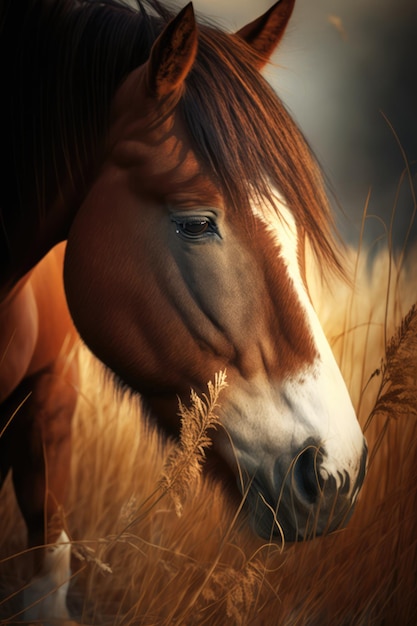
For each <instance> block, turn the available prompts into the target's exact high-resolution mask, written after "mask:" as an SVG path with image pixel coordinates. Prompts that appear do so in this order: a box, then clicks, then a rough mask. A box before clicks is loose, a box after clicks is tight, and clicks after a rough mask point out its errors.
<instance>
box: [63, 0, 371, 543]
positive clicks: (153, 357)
mask: <svg viewBox="0 0 417 626" xmlns="http://www.w3.org/2000/svg"><path fill="white" fill-rule="evenodd" d="M292 8H293V2H292V1H290V0H281V2H279V3H277V4H276V5H275V6H274V7H272V9H271V10H270V11H268V13H266V14H265V15H264V16H262V17H261V18H259V19H258V20H255V21H254V22H253V23H252V24H249V25H248V26H246V27H245V28H243V29H241V31H239V33H237V34H235V35H225V34H224V35H222V36H221V37H220V36H219V37H220V38H217V39H216V40H215V44H213V45H211V43H210V41H211V40H212V39H213V32H212V30H211V29H210V28H208V27H200V28H198V27H197V26H196V22H195V18H194V14H193V10H192V6H191V5H188V6H187V7H185V9H183V10H182V11H181V12H180V13H179V15H178V16H177V17H175V18H174V19H172V20H171V21H170V22H169V23H168V24H167V25H166V26H164V27H163V28H162V27H161V28H160V32H159V35H158V37H157V38H156V40H155V42H154V44H153V47H152V49H151V52H150V55H149V59H148V60H147V61H146V62H145V63H144V64H143V65H141V66H140V67H138V68H136V69H135V70H134V71H133V72H131V73H130V74H129V75H128V76H127V77H126V79H125V80H124V82H123V83H122V84H121V86H120V87H119V89H118V91H117V93H116V94H115V97H114V100H113V106H112V112H111V119H110V125H109V131H108V138H107V147H106V154H105V157H104V159H103V163H102V165H101V169H100V171H99V173H98V176H97V178H96V179H95V182H94V183H93V185H92V186H91V188H90V190H89V193H88V194H87V196H86V198H85V200H84V202H83V204H82V205H81V207H80V208H79V210H78V212H77V214H76V217H75V219H74V221H73V223H72V227H71V230H70V233H69V238H68V246H67V253H66V262H65V286H66V293H67V299H68V303H69V307H70V310H71V313H72V315H73V318H74V321H75V323H76V326H77V327H78V329H79V331H80V333H81V336H82V337H83V338H84V340H85V341H86V343H87V345H88V346H89V347H90V348H91V349H92V350H93V352H94V353H95V354H96V355H97V356H98V357H99V358H100V359H101V360H102V361H103V362H104V363H105V364H106V365H107V366H108V367H110V368H111V369H112V370H113V371H114V372H115V373H116V374H117V376H118V377H119V378H120V379H122V380H123V381H124V382H125V383H127V384H128V385H129V386H130V387H131V388H133V389H135V390H137V391H139V392H140V393H141V394H142V396H143V397H144V399H145V400H146V401H147V403H148V404H149V406H150V407H151V409H152V410H153V411H154V412H155V414H156V415H157V416H158V419H159V421H160V422H161V423H162V424H164V426H165V427H166V428H167V429H168V430H169V431H171V432H178V430H179V417H178V415H177V399H178V397H180V398H181V399H183V400H184V401H186V399H187V398H188V396H189V390H190V388H194V389H195V390H197V391H200V392H201V391H204V389H205V388H206V385H207V382H208V381H209V380H210V379H212V378H213V377H214V374H215V373H216V372H218V371H219V370H223V369H226V370H227V378H228V383H229V384H228V387H227V388H226V389H225V390H224V392H223V394H222V396H221V408H220V410H219V411H220V413H219V417H220V421H221V425H222V428H221V429H219V430H218V431H217V432H216V433H215V434H214V436H213V437H214V447H215V449H216V451H217V453H218V454H219V455H220V456H221V457H222V458H223V460H225V461H226V463H227V464H228V465H229V466H230V468H231V469H232V470H233V471H235V472H236V474H237V476H241V479H242V484H241V488H242V490H243V491H244V492H245V494H246V497H247V503H248V509H249V511H250V514H251V518H252V523H253V526H254V528H255V530H256V531H257V532H258V533H259V534H260V535H261V536H264V537H268V538H269V537H270V536H271V535H282V536H284V537H285V539H288V540H296V539H303V538H308V537H310V536H314V535H319V534H322V533H324V532H328V531H330V530H332V529H334V528H337V527H339V526H341V525H343V524H344V523H345V522H346V520H347V519H348V517H349V515H350V512H351V510H352V506H353V504H354V502H355V499H356V497H357V494H358V492H359V489H360V486H361V484H362V481H363V478H364V473H365V464H366V445H365V442H364V438H363V436H362V433H361V429H360V427H359V425H358V422H357V419H356V415H355V412H354V409H353V407H352V404H351V401H350V398H349V394H348V391H347V389H346V386H345V383H344V381H343V378H342V376H341V373H340V371H339V368H338V366H337V364H336V362H335V359H334V357H333V354H332V351H331V349H330V347H329V344H328V343H327V341H326V338H325V336H324V333H323V331H322V329H321V327H320V324H319V321H318V318H317V316H316V313H315V312H314V309H313V306H312V304H311V301H310V298H309V296H308V290H307V286H306V281H305V278H304V261H303V259H304V255H303V250H304V238H305V236H307V237H310V236H311V237H313V239H314V237H315V236H316V235H315V229H317V231H318V230H319V229H320V228H321V226H320V223H321V221H323V217H322V216H321V217H320V216H318V215H317V216H316V217H313V218H311V216H310V218H308V217H306V214H305V213H303V211H302V210H301V209H299V205H300V202H301V203H302V202H304V204H306V206H307V205H309V203H310V205H311V203H314V201H315V200H314V198H315V197H316V196H317V194H318V193H319V192H317V194H316V193H313V192H314V186H313V187H312V192H311V194H310V197H309V198H307V200H306V199H305V196H306V195H308V194H307V193H304V194H302V192H301V191H300V188H299V187H298V186H297V184H296V181H297V179H296V178H294V176H295V174H294V172H296V171H299V180H300V181H301V182H300V184H303V185H304V186H305V189H307V188H308V184H311V185H312V184H313V183H311V181H314V180H315V179H316V178H315V177H316V174H315V173H314V172H313V166H312V165H311V163H310V161H309V160H308V159H307V157H306V154H307V152H303V155H302V156H301V157H300V160H299V161H297V159H298V156H297V155H296V154H295V153H296V152H297V150H298V148H297V147H298V146H300V145H302V146H303V150H306V149H305V145H304V144H302V140H301V139H300V138H299V135H298V134H297V132H296V130H294V127H293V126H294V125H293V126H291V127H290V126H289V124H290V122H289V121H288V120H289V116H287V115H286V113H285V112H284V109H283V107H282V105H281V104H280V103H279V101H278V100H274V98H275V96H274V95H271V94H270V92H269V91H268V92H266V91H265V89H266V87H265V82H264V80H263V79H262V77H261V75H260V73H259V70H260V69H261V68H262V66H263V64H264V63H265V62H266V60H267V58H268V57H269V56H270V54H271V53H272V52H273V50H274V49H275V47H276V45H277V43H278V42H279V40H280V39H281V37H282V34H283V32H284V29H285V27H286V24H287V22H288V19H289V17H290V14H291V11H292ZM229 45H230V49H231V50H232V52H230V54H229V52H228V46H229ZM207 51H208V52H207ZM200 54H201V55H202V56H201V58H199V55H200ZM210 55H211V56H210ZM210 58H213V59H214V61H213V63H214V65H212V68H214V67H222V68H223V74H222V80H220V75H219V78H218V81H219V82H218V88H216V89H214V90H213V93H212V99H213V107H215V106H217V105H216V103H214V101H215V100H216V98H217V97H218V92H221V91H223V92H224V94H225V95H224V97H223V100H222V102H223V104H222V105H221V106H220V105H219V108H218V109H213V110H217V111H220V114H219V115H218V116H217V118H216V119H215V121H214V122H213V124H215V125H216V127H215V128H213V127H212V125H210V126H209V125H208V124H207V123H206V124H205V123H204V119H206V118H204V114H205V113H204V110H203V109H204V105H206V106H207V108H209V107H210V106H211V104H212V103H211V102H210V101H209V100H210V98H207V99H206V101H205V102H202V103H200V102H198V98H199V97H200V98H203V95H202V94H203V93H204V88H205V85H204V82H205V81H204V80H202V78H201V76H203V77H204V74H201V72H202V71H203V70H201V72H200V74H199V73H198V72H199V70H198V68H197V66H198V67H200V68H201V67H204V66H205V65H208V64H209V63H210ZM242 58H243V59H245V63H246V65H247V72H248V75H249V76H250V80H251V81H252V82H251V83H250V85H249V79H248V78H247V77H246V75H245V74H242V70H241V69H239V68H237V66H236V64H237V63H238V62H239V59H242ZM249 61H250V63H249ZM198 64H199V65H198ZM216 64H217V65H216ZM209 69H210V68H209ZM210 71H211V72H212V73H213V72H214V71H215V70H214V69H211V70H210ZM219 71H220V70H219ZM228 72H229V74H230V76H231V78H230V84H229V83H228V82H227V80H228V78H227V77H228V76H229V74H228ZM207 76H208V77H209V74H207ZM214 79H215V80H216V77H214ZM207 80H209V78H207ZM198 81H200V82H198ZM245 81H247V83H248V85H249V86H247V85H246V84H244V83H245ZM256 81H258V82H256ZM193 85H194V87H193ZM196 85H197V86H196ZM233 85H240V87H238V88H241V89H243V90H244V93H245V94H248V95H247V98H248V100H247V101H246V100H244V99H241V100H240V99H239V98H238V96H237V95H236V94H235V93H234V92H233ZM242 85H243V86H242ZM258 86H259V90H264V91H265V93H268V94H269V95H268V98H270V99H271V102H273V106H274V107H276V110H277V111H278V112H279V115H280V116H281V117H280V119H281V122H282V123H278V122H277V121H276V119H277V118H274V120H275V121H274V124H276V129H275V127H274V128H273V129H272V131H273V133H271V132H270V129H268V128H266V126H267V124H265V123H264V121H263V120H264V118H265V115H266V113H264V114H263V115H264V117H262V116H261V114H260V116H259V118H258V117H257V116H256V115H255V113H252V112H251V110H250V108H249V102H250V103H251V106H252V105H253V103H255V104H256V106H257V107H258V108H259V111H261V110H264V111H265V110H266V109H265V107H266V105H265V101H264V100H263V99H262V97H261V93H260V92H259V91H258ZM206 87H207V86H206ZM242 93H243V92H242ZM245 97H246V96H245ZM227 98H229V101H228V100H227ZM242 98H243V96H242ZM271 106H272V105H271ZM221 107H223V108H221ZM262 107H263V108H262ZM197 109H198V111H197ZM245 111H246V113H245ZM254 111H256V109H254ZM245 114H246V115H247V117H246V118H245V120H246V122H245V123H243V122H242V119H243V118H242V117H241V116H243V115H245ZM213 119H214V118H213ZM196 120H197V121H196ZM202 120H203V121H202ZM197 122H198V123H197ZM271 124H272V122H271ZM233 125H234V126H233ZM289 128H291V129H292V130H291V131H289ZM219 129H222V133H220V132H219ZM258 130H259V135H260V137H259V138H258V137H257V133H258ZM268 133H269V134H268ZM288 133H290V134H288ZM261 135H262V136H261ZM278 135H279V137H278ZM275 137H278V139H275ZM266 139H268V141H269V143H270V144H271V142H274V141H275V140H276V141H277V142H278V141H279V142H280V143H279V145H278V144H277V146H278V148H277V149H280V146H281V145H282V146H284V147H283V148H282V149H283V150H287V152H288V154H291V155H292V156H291V158H292V159H293V160H294V163H295V164H294V163H290V164H289V163H288V162H287V161H288V159H285V160H284V159H282V160H280V157H279V156H278V157H276V156H275V155H274V154H272V152H274V151H272V150H269V147H270V146H269V145H268V143H267V141H266ZM300 142H301V143H300ZM288 144H291V148H288ZM262 146H263V148H264V150H265V165H264V163H263V162H260V161H261V160H260V159H259V158H258V155H257V151H258V152H259V151H260V150H261V148H262ZM222 150H223V151H224V153H225V154H226V153H227V151H228V150H229V151H230V150H235V151H236V154H237V155H240V156H239V158H240V159H241V161H242V162H244V159H245V158H246V157H247V159H248V170H247V172H248V173H247V174H245V171H243V169H241V170H239V169H238V168H237V165H236V163H233V162H232V161H233V159H232V158H230V159H229V161H228V162H227V164H226V162H225V161H224V162H223V163H222V162H220V165H219V163H217V162H216V159H217V158H220V157H218V153H220V152H221V151H222ZM275 151H276V150H275ZM293 153H294V154H293ZM227 154H229V153H227ZM230 154H232V153H231V152H230ZM250 159H251V160H250ZM268 159H270V160H271V163H272V160H273V159H275V160H276V161H277V163H278V165H276V167H275V165H274V166H273V165H271V166H270V167H269V165H268ZM277 159H278V160H277ZM278 161H279V162H278ZM274 163H275V161H274ZM222 165H223V167H222ZM226 165H228V166H229V168H228V169H227V171H226ZM256 167H258V168H259V170H256V171H260V172H261V171H262V170H263V169H264V170H265V169H266V170H267V171H264V172H263V173H262V176H263V178H264V180H265V181H268V182H269V184H270V193H269V194H268V193H267V196H268V197H263V198H260V197H259V193H258V194H257V193H252V191H253V189H254V187H256V185H257V184H258V180H257V175H255V174H254V173H253V172H254V171H255V169H256ZM273 167H275V169H273ZM297 168H298V170H297ZM310 170H311V172H313V173H311V174H310V173H309V171H310ZM274 172H276V175H274ZM239 176H240V179H239ZM274 176H275V179H274ZM280 177H281V178H280ZM291 177H292V178H291ZM307 179H308V180H309V181H310V182H309V183H306V182H305V181H306V180H307ZM230 181H231V182H230ZM229 183H230V185H231V186H229ZM317 184H318V183H317ZM233 185H234V186H233ZM236 194H238V195H239V198H236ZM264 195H265V194H264ZM303 197H304V200H299V199H298V198H303ZM265 207H269V209H267V208H265ZM297 211H298V212H297ZM323 229H324V226H323ZM320 241H321V240H320V237H316V243H317V242H320ZM322 241H323V242H325V238H324V236H323V238H322ZM323 247H325V246H324V244H323Z"/></svg>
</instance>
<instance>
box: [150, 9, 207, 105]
mask: <svg viewBox="0 0 417 626" xmlns="http://www.w3.org/2000/svg"><path fill="white" fill-rule="evenodd" d="M196 54H197V25H196V21H195V17H194V10H193V5H192V3H191V2H190V3H189V4H187V5H186V6H185V7H184V8H183V9H182V11H180V13H178V15H177V16H176V17H174V19H172V20H171V22H169V24H168V25H167V26H166V27H165V28H164V30H163V31H162V33H161V34H160V35H159V37H158V38H157V40H156V41H155V43H154V45H153V46H152V50H151V53H150V57H149V60H148V62H147V83H148V88H149V90H150V93H151V95H152V96H155V97H157V98H163V97H164V96H168V95H170V94H171V93H173V92H174V91H176V90H177V89H178V88H179V87H181V85H182V83H183V82H184V80H185V78H186V76H187V74H188V72H189V71H190V70H191V68H192V66H193V63H194V60H195V57H196Z"/></svg>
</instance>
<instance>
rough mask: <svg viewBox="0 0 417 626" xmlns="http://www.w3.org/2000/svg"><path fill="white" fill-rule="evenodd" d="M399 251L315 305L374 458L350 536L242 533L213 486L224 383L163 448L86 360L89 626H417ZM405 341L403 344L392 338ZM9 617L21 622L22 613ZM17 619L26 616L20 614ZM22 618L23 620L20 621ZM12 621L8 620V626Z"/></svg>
mask: <svg viewBox="0 0 417 626" xmlns="http://www.w3.org/2000/svg"><path fill="white" fill-rule="evenodd" d="M415 261H416V258H415V255H414V257H413V255H410V256H409V260H408V262H407V263H406V262H405V260H404V259H401V263H400V265H399V266H397V265H396V263H395V260H394V259H393V257H392V255H391V254H390V253H389V251H382V252H380V253H379V254H378V255H377V256H376V257H375V259H374V261H373V264H372V267H369V264H368V262H367V258H366V254H363V255H359V257H357V255H356V253H354V252H351V253H350V262H351V264H352V267H353V268H355V269H354V272H353V274H354V285H353V287H352V286H348V285H346V284H345V283H337V284H336V283H335V284H333V285H332V290H331V293H329V286H328V285H326V287H323V286H322V285H321V281H320V277H319V275H318V274H317V275H315V276H314V275H312V276H310V282H311V285H312V294H313V299H314V301H315V304H316V307H317V309H318V311H319V314H320V317H321V319H322V323H323V326H324V329H325V331H326V333H327V336H328V338H329V340H330V342H331V345H332V347H333V350H334V352H335V354H336V357H337V359H338V361H339V363H340V365H341V368H342V371H343V373H344V376H345V379H346V380H347V383H348V386H349V388H350V392H351V395H352V398H353V401H354V404H355V406H356V407H357V409H358V415H359V419H360V422H361V424H362V426H363V428H364V430H365V432H366V436H367V439H368V443H369V447H370V464H369V471H368V476H367V479H366V482H365V485H364V488H363V491H362V495H361V497H360V500H359V503H358V505H357V509H356V511H355V513H354V515H353V518H352V520H351V522H350V524H349V526H348V528H347V529H345V530H342V531H339V532H336V533H334V534H332V535H330V536H328V537H323V538H320V539H316V540H314V541H312V542H306V543H301V544H297V545H292V546H287V547H286V548H285V549H284V550H282V549H281V547H280V546H278V545H273V544H265V543H264V542H262V541H261V540H259V539H257V538H255V537H254V536H253V535H252V534H251V533H250V531H249V530H248V529H247V528H245V526H244V525H242V523H241V520H240V518H239V516H238V511H237V510H236V507H235V506H234V505H232V504H231V503H229V502H228V497H227V492H226V491H225V490H224V489H223V487H222V485H221V483H217V482H210V481H208V480H202V479H201V475H200V469H201V464H202V462H203V460H204V453H205V450H206V448H207V447H208V446H209V445H210V441H209V439H208V438H207V430H208V429H209V428H212V427H215V426H216V419H217V418H216V407H217V405H218V404H219V403H220V404H221V392H222V388H223V386H224V385H225V384H226V381H225V377H224V375H219V376H218V378H217V379H216V380H215V381H213V383H212V384H210V385H209V387H208V391H207V395H206V396H205V397H204V398H198V397H197V396H196V395H195V394H194V395H193V396H192V402H191V405H190V408H185V407H182V406H181V407H180V412H181V415H182V420H183V430H182V437H181V440H180V442H179V443H178V444H175V443H173V442H170V441H162V439H161V438H160V437H159V435H158V432H157V430H156V429H155V428H154V427H153V426H151V425H150V424H149V423H148V421H147V420H146V419H144V418H143V416H142V415H141V412H140V409H139V406H138V403H137V402H136V401H135V399H132V398H131V397H130V396H129V397H128V396H124V397H123V396H121V395H120V392H117V391H116V390H115V389H113V387H112V386H111V384H110V383H109V381H108V379H107V378H106V377H105V376H104V375H103V373H102V371H101V368H100V366H98V365H97V363H96V362H95V361H94V360H93V358H92V357H91V355H90V354H89V353H88V352H87V351H86V350H85V349H83V348H80V352H79V355H78V357H77V358H78V359H79V363H80V368H81V382H80V399H79V404H78V410H77V414H76V417H75V420H74V451H73V467H72V485H71V493H70V496H69V500H68V503H67V505H66V508H65V511H63V514H62V522H63V523H64V524H65V527H66V529H67V532H68V534H69V536H70V537H71V540H72V541H73V554H74V573H75V575H74V577H73V580H72V583H71V591H70V598H69V600H70V606H71V608H72V611H73V615H74V616H76V618H77V620H78V621H79V622H82V623H85V624H115V625H119V624H120V625H136V624H137V625H139V624H140V625H142V624H143V625H145V624H152V625H154V626H156V625H159V624H161V625H168V624H169V625H178V626H179V625H180V624H181V625H183V624H184V625H185V624H219V625H222V624H228V625H229V624H236V625H239V626H240V625H246V624H248V625H249V624H253V625H258V624H261V625H262V624H265V625H270V624H274V625H277V626H278V625H283V626H284V625H285V626H295V625H310V626H318V625H325V626H326V625H329V626H330V625H334V624H337V625H338V626H339V625H343V624H346V625H352V626H353V625H354V626H360V625H361V624H363V625H365V624H393V623H397V624H399V625H404V624H414V623H415V621H413V620H415V615H416V614H417V597H416V596H417V594H416V582H417V516H416V511H417V310H416V308H412V305H413V303H414V302H415V300H417V293H416V285H417V263H416V262H415ZM390 337H392V339H390ZM0 508H1V510H6V511H7V515H3V516H2V518H1V520H0V525H1V526H0V528H1V532H0V556H1V562H0V581H1V585H2V586H1V587H0V590H1V591H2V595H3V598H6V601H3V604H2V605H0V615H3V616H4V620H5V621H6V622H7V619H6V615H7V611H8V610H9V609H8V607H10V606H12V605H13V602H14V600H13V598H10V593H11V591H12V590H13V589H17V588H18V587H19V585H21V584H23V583H24V581H25V562H26V561H25V559H27V555H26V554H25V553H23V554H22V555H21V556H17V555H18V554H19V553H20V552H21V551H22V550H24V545H25V532H24V527H23V523H22V521H21V518H20V515H19V512H18V510H17V507H16V503H15V500H14V496H13V492H12V489H11V485H10V484H8V485H7V486H6V489H4V490H3V492H2V494H1V502H0ZM10 610H11V609H10ZM11 612H13V611H11ZM9 614H11V613H9ZM3 623H4V621H3Z"/></svg>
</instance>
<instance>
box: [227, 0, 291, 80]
mask: <svg viewBox="0 0 417 626" xmlns="http://www.w3.org/2000/svg"><path fill="white" fill-rule="evenodd" d="M294 4H295V0H278V2H276V3H275V4H274V5H273V6H272V7H271V8H270V9H269V11H267V12H266V13H264V14H263V15H261V17H258V19H256V20H254V21H253V22H251V23H250V24H247V25H246V26H243V28H241V29H240V30H238V31H237V33H236V34H237V35H239V37H241V38H242V39H244V40H245V41H246V43H248V44H249V45H250V46H252V48H253V49H254V50H256V52H257V53H258V54H259V57H260V59H264V60H263V62H262V61H260V67H259V69H261V68H262V67H263V65H265V63H267V61H268V60H269V58H270V56H271V55H272V53H273V52H274V50H275V48H276V47H277V46H278V44H279V42H280V41H281V39H282V36H283V34H284V32H285V29H286V27H287V24H288V21H289V19H290V17H291V13H292V11H293V8H294Z"/></svg>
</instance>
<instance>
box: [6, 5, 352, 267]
mask: <svg viewBox="0 0 417 626" xmlns="http://www.w3.org/2000/svg"><path fill="white" fill-rule="evenodd" d="M136 1H137V9H133V8H131V7H130V6H128V5H127V4H125V3H123V2H122V1H121V0H22V1H21V2H19V3H17V2H14V0H3V6H2V9H0V42H1V43H0V72H1V74H0V75H1V76H2V82H3V86H4V90H3V92H4V94H6V95H7V97H6V98H3V102H2V104H1V107H2V109H3V110H2V115H1V120H0V131H1V132H0V136H1V139H2V141H1V147H0V149H1V150H2V151H3V155H4V156H5V158H4V159H3V162H4V163H6V167H5V170H4V171H3V174H4V183H2V190H1V197H0V211H1V213H0V249H3V255H4V251H5V250H6V251H7V247H8V246H7V244H8V233H9V231H10V230H12V229H13V228H14V229H16V228H17V227H19V225H22V224H24V225H26V226H29V228H36V227H38V226H39V224H41V223H42V220H44V219H45V217H46V216H47V215H48V212H49V211H50V210H51V208H50V207H51V206H52V204H53V202H54V201H56V198H57V197H58V198H59V197H60V196H61V197H65V194H70V195H71V197H73V199H72V201H73V202H81V201H82V197H83V194H84V193H85V192H86V191H87V189H88V184H89V182H90V181H91V180H92V179H93V177H94V174H95V172H96V171H97V170H98V168H99V165H100V163H101V160H102V158H103V155H104V154H105V139H106V130H107V124H108V119H109V110H110V105H111V101H112V98H113V95H114V93H115V91H116V89H117V87H118V86H119V85H120V83H121V82H122V80H123V79H124V78H125V77H126V75H127V74H128V73H130V72H131V71H132V70H133V69H134V68H136V67H138V66H139V65H141V64H142V63H144V62H145V61H146V59H147V58H148V56H149V52H150V49H151V46H152V43H153V41H154V40H155V38H156V37H157V35H158V33H159V32H160V31H161V29H162V28H163V26H164V24H165V23H166V22H167V21H168V20H169V19H170V18H171V16H172V14H171V11H170V10H169V9H167V8H166V7H165V6H163V5H162V4H160V3H159V2H158V1H157V0H136ZM46 32H47V34H48V36H44V33H46ZM13 51H14V52H13ZM257 61H258V59H257V57H256V53H255V52H253V51H252V50H251V48H250V47H249V46H247V45H246V44H245V43H244V42H243V40H241V39H240V38H239V37H237V36H235V37H230V35H227V34H226V33H223V32H222V31H220V30H219V29H217V28H215V27H213V26H211V25H209V24H208V23H202V24H201V27H200V36H199V49H198V55H197V60H196V62H195V64H194V66H193V69H192V71H191V73H190V75H189V76H188V78H187V84H186V89H185V92H184V96H183V98H182V101H181V104H180V106H181V111H182V115H183V117H184V120H185V122H186V125H187V127H188V131H189V134H190V137H191V140H192V143H193V148H194V150H195V151H196V154H197V155H198V157H199V159H200V161H201V163H202V165H203V167H205V168H206V169H207V171H208V172H209V173H210V175H212V176H213V177H214V179H215V180H216V181H217V182H218V184H219V186H220V188H221V190H222V192H223V194H224V195H225V197H226V198H227V200H228V202H229V204H230V205H232V206H233V207H235V209H236V210H239V208H241V207H242V206H247V205H248V203H250V202H253V201H254V200H255V201H256V202H257V204H259V201H260V200H261V201H267V202H269V203H270V204H272V205H273V206H275V204H276V203H275V199H274V196H273V194H272V192H271V188H276V189H277V190H278V191H279V193H280V194H281V195H282V196H283V198H284V200H285V201H286V203H287V205H288V207H289V208H290V209H291V211H292V212H293V215H294V217H295V219H296V222H297V224H298V227H299V229H300V232H301V234H302V236H303V237H304V236H305V235H307V236H308V238H309V239H310V241H311V244H312V247H313V249H314V250H315V252H316V253H317V254H318V255H319V256H320V257H321V258H322V259H323V260H325V261H327V262H328V263H329V264H330V266H333V267H334V268H338V269H340V267H341V265H340V262H339V260H338V258H337V253H336V252H335V248H336V247H335V245H334V243H333V233H332V231H333V225H332V220H331V217H330V210H329V207H328V203H327V199H326V195H325V192H324V188H323V184H322V179H321V176H320V172H319V168H318V166H317V164H316V163H315V161H314V159H313V157H312V154H311V151H310V149H309V147H308V145H307V142H306V141H305V139H304V138H303V136H302V134H301V132H300V130H299V129H298V127H297V126H296V124H295V122H294V121H293V120H292V118H291V117H290V115H289V114H288V112H287V110H286V109H285V107H284V105H283V104H282V102H281V101H280V99H279V98H278V97H277V96H276V94H275V93H274V91H273V90H272V88H271V87H270V86H269V85H268V83H267V82H266V81H265V80H264V79H263V78H262V77H261V76H260V75H259V73H258V71H257V70H256V69H255V67H256V62H257ZM34 121H35V123H34ZM63 181H65V183H64V182H63ZM65 185H66V186H65ZM68 185H69V189H68ZM34 206H35V207H37V208H34ZM276 210H277V211H278V212H279V207H278V206H276ZM62 238H65V233H62ZM3 242H4V245H3ZM1 261H2V262H6V264H7V261H9V262H10V258H7V257H6V259H1Z"/></svg>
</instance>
